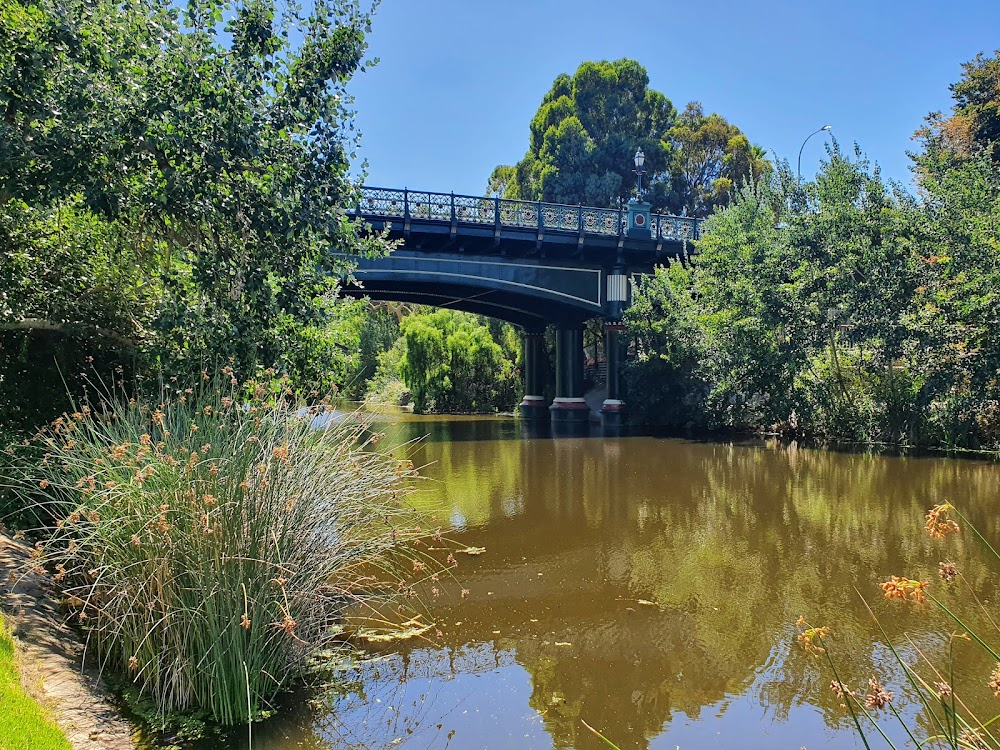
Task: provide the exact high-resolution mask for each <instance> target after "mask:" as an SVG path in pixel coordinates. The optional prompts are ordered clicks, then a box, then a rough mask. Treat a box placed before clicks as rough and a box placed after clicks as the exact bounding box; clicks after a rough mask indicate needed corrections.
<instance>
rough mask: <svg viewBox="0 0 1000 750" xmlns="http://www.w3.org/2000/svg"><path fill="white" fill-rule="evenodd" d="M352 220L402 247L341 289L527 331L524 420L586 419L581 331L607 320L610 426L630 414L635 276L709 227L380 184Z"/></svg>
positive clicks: (639, 214)
mask: <svg viewBox="0 0 1000 750" xmlns="http://www.w3.org/2000/svg"><path fill="white" fill-rule="evenodd" d="M351 214H352V215H353V216H355V217H357V218H360V219H362V220H364V221H365V222H366V223H367V224H369V225H371V228H372V230H373V231H383V230H384V231H386V232H387V233H388V235H389V237H390V238H391V239H394V240H397V241H398V242H399V243H400V244H399V249H397V250H396V251H394V252H393V253H391V254H389V255H388V256H386V257H383V258H375V259H368V258H359V259H356V262H357V268H356V270H355V271H354V277H355V279H356V283H351V284H348V285H347V286H345V289H344V293H345V294H347V295H350V296H368V297H370V298H372V299H375V300H393V301H406V302H414V303H419V304H426V305H434V306H437V307H450V308H453V309H457V310H464V311H466V312H473V313H480V314H482V315H487V316H490V317H493V318H499V319H501V320H505V321H508V322H510V323H513V324H515V325H517V326H519V327H520V328H522V329H523V331H524V356H523V360H524V385H525V396H524V400H523V401H522V403H521V413H522V415H523V416H525V417H527V418H530V419H547V418H549V417H550V416H551V419H552V421H553V423H557V422H558V423H578V422H586V421H587V420H588V419H589V408H588V407H587V404H586V402H585V401H584V398H583V396H584V394H583V380H584V378H583V367H584V355H583V324H584V321H586V320H588V319H590V318H602V319H603V320H604V322H605V352H606V354H607V362H608V368H607V372H608V374H607V399H606V400H605V402H604V405H603V408H602V420H603V421H604V422H605V423H606V424H611V425H613V424H617V423H619V421H620V419H621V413H622V409H623V407H624V404H623V402H622V400H621V386H620V378H619V366H620V362H621V360H622V359H623V352H622V351H621V349H622V343H621V342H622V337H621V335H620V334H621V332H622V331H623V330H624V328H623V326H622V324H621V316H622V313H623V312H624V310H625V309H626V308H627V307H628V305H629V302H630V290H631V277H632V276H633V275H634V274H638V273H651V272H652V270H653V268H654V267H655V266H656V265H658V264H662V263H663V262H665V261H666V260H667V259H668V258H672V257H680V256H681V255H683V254H685V253H687V252H690V251H691V250H692V247H691V246H690V244H689V243H690V242H691V241H692V240H696V239H698V236H699V223H700V222H699V220H698V219H693V218H690V217H684V216H667V215H659V214H654V213H652V212H651V211H650V205H649V204H648V203H643V202H639V201H635V200H632V201H629V203H628V204H627V205H625V206H622V207H620V208H617V209H614V208H596V207H588V206H569V205H561V204H556V203H542V202H537V201H520V200H509V199H506V198H500V197H492V198H489V197H481V196H471V195H456V194H454V193H432V192H426V191H416V190H408V189H402V190H400V189H393V188H379V187H363V188H361V193H360V200H359V202H358V204H357V206H356V207H355V208H354V209H353V211H352V212H351ZM548 325H553V326H555V328H556V368H555V369H556V372H555V398H554V400H553V402H552V404H551V405H548V404H547V403H546V400H545V398H544V397H543V396H542V393H543V391H544V389H545V385H546V384H545V382H544V380H543V373H544V368H543V367H542V366H541V364H540V363H541V358H542V357H544V356H545V348H544V340H543V334H544V331H545V328H546V327H547V326H548Z"/></svg>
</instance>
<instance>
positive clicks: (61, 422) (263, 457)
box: [20, 376, 422, 724]
mask: <svg viewBox="0 0 1000 750" xmlns="http://www.w3.org/2000/svg"><path fill="white" fill-rule="evenodd" d="M204 377H205V380H204V382H203V383H202V384H201V385H200V387H199V388H198V389H191V388H188V389H183V390H182V389H180V388H177V387H173V386H170V387H164V388H163V389H162V392H161V393H160V394H159V396H158V398H157V399H156V400H154V401H153V402H151V403H146V402H145V401H142V400H140V401H136V400H129V401H127V402H126V401H123V400H115V399H113V398H109V397H105V398H101V399H97V400H94V401H92V402H91V403H88V404H83V405H80V406H79V410H78V411H76V412H74V413H72V414H69V415H66V416H64V417H62V418H60V419H57V420H56V421H55V422H54V423H53V424H52V425H51V426H50V427H48V428H46V429H45V430H43V431H42V432H41V433H40V434H39V435H38V436H37V437H36V439H35V444H36V445H38V446H40V447H41V449H42V450H43V452H44V456H43V457H42V459H41V460H40V461H39V462H36V463H35V464H33V465H29V466H28V468H26V469H24V470H23V471H24V474H23V476H22V477H21V478H20V487H21V491H22V494H24V493H25V492H27V491H31V492H33V493H35V497H34V501H35V502H36V503H37V504H40V505H41V506H43V507H45V508H47V510H48V512H49V515H50V517H51V519H52V528H51V532H52V533H51V536H50V537H49V538H48V539H47V541H46V542H45V543H44V545H42V544H39V545H38V546H36V551H35V560H36V563H37V564H38V565H44V566H45V567H47V568H48V569H49V570H50V571H52V572H53V573H54V577H55V580H56V581H57V582H59V583H60V584H61V585H62V586H63V587H64V590H65V592H66V594H67V599H68V603H69V605H70V607H71V608H72V610H73V612H74V613H75V615H76V617H77V618H78V619H79V621H80V622H81V623H82V624H83V625H84V626H85V627H86V628H87V629H88V632H89V642H90V644H93V645H94V646H96V649H97V651H98V653H99V655H100V657H101V659H102V663H104V664H108V665H111V666H112V667H114V668H116V669H118V670H119V671H121V672H123V673H125V674H127V675H128V676H129V677H130V679H132V680H133V681H134V683H135V684H136V685H137V686H138V687H139V688H140V690H141V691H143V692H144V693H146V694H148V695H149V696H150V697H151V698H152V699H153V700H154V701H155V703H156V704H157V706H158V707H159V709H160V710H161V711H163V712H164V713H166V712H185V711H192V710H199V711H202V712H204V713H205V714H206V715H207V716H208V717H209V719H210V720H212V721H215V722H218V723H221V724H233V723H239V722H245V721H247V720H249V719H252V718H254V717H257V716H259V715H261V714H262V713H263V712H266V711H267V710H268V708H269V706H270V705H271V702H272V700H273V699H274V698H275V697H276V695H277V694H278V693H279V692H281V691H282V690H284V689H287V688H288V687H289V686H290V685H291V684H292V683H293V682H294V681H295V680H297V679H298V678H300V677H301V676H302V675H303V674H304V672H305V670H306V669H307V663H308V660H309V658H310V656H311V655H313V654H314V653H315V652H316V651H317V650H318V649H321V648H324V647H327V646H329V645H330V644H331V643H332V642H333V641H334V640H335V639H336V638H337V637H338V634H339V632H340V631H341V627H340V624H341V622H342V617H343V614H344V611H345V607H347V606H349V605H352V604H357V603H363V604H374V603H375V602H378V601H382V600H385V599H388V598H392V597H393V596H395V595H397V594H398V593H399V592H401V591H408V589H407V588H406V585H405V584H403V583H402V565H400V564H399V561H400V555H402V554H404V550H405V549H411V550H412V547H411V546H410V545H409V542H410V541H412V540H414V539H415V538H416V536H417V535H418V534H419V529H417V528H415V524H414V523H413V520H414V518H413V515H412V511H411V510H409V508H408V506H406V505H405V504H404V503H403V498H404V496H405V495H406V491H407V486H408V484H409V481H408V480H409V478H410V477H411V476H412V475H413V469H412V465H411V464H410V463H409V462H407V461H400V460H397V459H396V458H395V457H394V456H393V455H392V454H390V453H387V452H384V451H381V450H379V449H377V448H375V447H374V446H375V443H376V442H377V436H375V435H373V434H371V433H370V432H368V430H367V425H366V424H365V423H364V422H363V420H362V419H361V418H360V417H359V416H358V415H346V416H345V415H340V414H335V413H334V412H333V410H332V409H331V408H330V407H328V406H319V407H312V408H295V407H293V406H292V405H290V404H289V403H288V401H289V394H290V391H288V390H287V384H286V383H283V382H282V381H280V380H279V381H277V383H276V387H273V386H271V385H264V384H261V383H253V382H251V383H248V384H247V385H246V386H245V387H244V388H243V389H242V390H237V389H236V387H235V385H236V381H235V379H233V380H232V381H231V382H232V385H229V384H228V382H227V385H226V386H225V387H222V386H221V385H219V382H220V381H215V380H212V381H210V380H208V378H207V376H204ZM418 567H422V566H418V565H413V568H414V569H418Z"/></svg>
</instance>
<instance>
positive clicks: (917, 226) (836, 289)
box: [628, 56, 1000, 449]
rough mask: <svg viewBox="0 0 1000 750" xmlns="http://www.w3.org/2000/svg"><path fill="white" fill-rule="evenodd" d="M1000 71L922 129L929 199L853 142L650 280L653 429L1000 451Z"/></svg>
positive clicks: (784, 173) (965, 82)
mask: <svg viewBox="0 0 1000 750" xmlns="http://www.w3.org/2000/svg"><path fill="white" fill-rule="evenodd" d="M996 64H997V62H996V58H991V59H987V58H984V57H982V56H980V57H977V58H976V60H975V61H973V62H972V63H970V64H969V65H967V66H965V76H964V77H963V79H962V81H961V82H959V83H958V84H956V85H955V86H954V87H953V89H952V90H953V92H954V94H955V107H954V109H953V111H952V113H951V115H950V117H948V118H943V117H942V116H941V115H937V114H935V115H932V116H931V118H930V125H929V127H927V128H925V129H923V130H922V131H920V133H919V135H920V137H921V142H922V149H921V151H920V153H919V154H917V155H915V169H916V174H917V179H918V185H919V187H920V197H919V199H918V198H914V197H913V196H910V195H908V194H906V193H905V192H902V191H901V190H898V189H897V190H894V189H892V187H891V186H887V185H886V184H885V182H884V181H883V180H882V178H881V176H880V174H879V171H878V168H877V167H873V166H872V165H871V164H870V163H869V162H868V161H867V160H866V159H864V157H863V156H862V154H861V152H860V151H859V150H855V151H854V153H845V152H843V151H842V150H841V149H840V148H839V146H837V145H836V144H835V145H834V147H833V148H832V150H831V153H830V157H829V159H828V161H827V162H826V163H825V164H824V165H823V167H822V169H821V170H820V172H819V174H818V175H817V178H816V181H815V182H812V183H807V184H804V185H800V184H799V183H798V182H797V180H795V179H794V177H793V175H792V174H791V173H790V171H789V170H788V169H787V167H782V168H780V169H778V170H777V171H775V172H774V173H773V174H772V175H771V176H770V177H769V178H768V179H766V180H762V181H761V182H760V183H758V184H757V185H748V186H746V187H744V188H743V189H742V190H741V191H740V192H739V193H738V195H737V196H736V198H735V200H734V201H733V203H732V205H731V206H730V207H728V208H726V209H725V210H722V211H719V212H717V213H716V214H715V215H714V216H712V217H711V218H710V219H709V220H708V221H706V223H705V227H704V237H703V239H701V240H700V241H699V242H698V243H697V253H696V254H695V255H694V256H693V257H692V258H691V260H690V262H689V263H687V264H685V265H681V264H673V265H671V266H670V267H669V268H666V269H661V270H660V271H658V273H657V274H656V275H655V276H654V277H652V278H650V279H648V280H646V281H645V282H643V283H642V284H641V285H640V287H639V290H638V293H637V295H636V299H635V304H634V305H633V307H632V308H631V309H630V310H629V311H628V320H629V323H630V326H631V330H632V332H633V333H634V334H635V336H636V338H637V351H638V359H637V360H636V361H635V362H634V363H633V365H632V368H631V383H632V387H633V389H634V392H638V393H641V394H642V399H641V401H640V403H643V404H646V405H648V409H646V410H644V411H642V412H641V413H637V416H638V417H639V418H640V419H643V420H647V421H654V422H655V421H665V422H667V423H669V424H673V425H698V426H701V427H711V428H727V429H737V430H775V431H779V432H787V433H792V434H806V435H813V436H824V437H829V438H835V439H848V440H858V441H862V442H887V443H896V444H922V445H949V446H962V447H988V448H991V449H998V448H1000V408H998V406H997V404H1000V378H998V373H1000V312H998V311H1000V271H998V269H1000V231H998V228H1000V168H998V164H1000V162H998V161H997V160H996V158H995V155H996V153H997V144H998V143H1000V140H998V139H997V137H995V136H992V135H990V133H991V132H993V131H991V130H990V127H989V125H988V123H989V116H988V115H989V112H990V111H995V110H990V105H989V102H990V101H995V100H996V88H995V80H996V79H995V78H993V79H990V78H989V77H988V76H985V75H984V71H989V70H994V71H995V70H997V67H996ZM991 80H992V81H993V83H992V84H991V85H993V89H992V91H993V93H992V94H989V93H984V92H987V90H988V89H989V86H988V85H986V84H987V83H989V81H991ZM973 91H975V92H977V93H976V94H975V96H973V94H972V93H971V92H973ZM991 96H992V97H993V99H990V97H991ZM973 101H976V102H978V103H976V104H973V103H972V102H973ZM998 135H1000V134H998Z"/></svg>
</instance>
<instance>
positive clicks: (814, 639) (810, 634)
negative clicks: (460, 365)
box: [796, 625, 830, 656]
mask: <svg viewBox="0 0 1000 750" xmlns="http://www.w3.org/2000/svg"><path fill="white" fill-rule="evenodd" d="M829 635H830V628H828V627H826V626H825V625H823V626H822V627H818V628H806V629H805V630H803V631H802V632H801V633H799V634H798V636H797V637H796V640H797V641H798V642H799V644H800V645H801V646H802V648H803V649H805V650H806V651H807V652H809V653H810V654H812V655H813V656H820V655H821V654H825V653H826V648H825V647H824V646H823V638H824V637H826V636H829Z"/></svg>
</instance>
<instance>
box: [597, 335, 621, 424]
mask: <svg viewBox="0 0 1000 750" xmlns="http://www.w3.org/2000/svg"><path fill="white" fill-rule="evenodd" d="M624 331H625V326H624V325H623V324H622V323H607V324H605V326H604V356H605V358H606V361H607V364H608V374H607V387H608V388H607V390H608V392H607V396H606V397H605V399H604V404H603V406H602V407H601V425H602V426H603V427H605V428H618V427H621V426H622V425H623V424H624V422H625V402H624V401H622V396H623V395H624V394H623V393H622V386H621V363H622V361H623V360H624V356H623V354H624V352H623V351H622V349H623V348H624V343H625V342H624V337H623V336H622V333H624Z"/></svg>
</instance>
